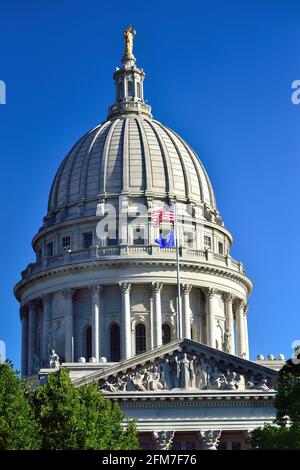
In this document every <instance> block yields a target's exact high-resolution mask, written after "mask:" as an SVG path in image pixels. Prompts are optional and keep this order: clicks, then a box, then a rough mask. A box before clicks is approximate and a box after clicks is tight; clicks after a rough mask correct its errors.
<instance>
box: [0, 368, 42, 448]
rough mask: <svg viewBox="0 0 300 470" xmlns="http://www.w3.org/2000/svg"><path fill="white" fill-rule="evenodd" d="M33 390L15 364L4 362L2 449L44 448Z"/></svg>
mask: <svg viewBox="0 0 300 470" xmlns="http://www.w3.org/2000/svg"><path fill="white" fill-rule="evenodd" d="M29 393H30V391H29V389H28V387H27V386H26V384H25V383H24V382H22V381H21V380H20V378H19V377H18V372H17V371H14V370H13V367H12V364H11V363H10V362H8V361H7V362H6V363H2V364H0V450H21V449H24V450H32V449H39V448H40V429H39V425H38V423H37V421H36V419H35V416H34V412H33V409H32V406H31V404H30V400H29Z"/></svg>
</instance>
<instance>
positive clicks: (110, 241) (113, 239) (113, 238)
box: [107, 230, 119, 246]
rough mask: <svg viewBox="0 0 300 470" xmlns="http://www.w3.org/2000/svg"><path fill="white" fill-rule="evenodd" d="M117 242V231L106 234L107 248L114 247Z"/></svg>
mask: <svg viewBox="0 0 300 470" xmlns="http://www.w3.org/2000/svg"><path fill="white" fill-rule="evenodd" d="M118 241H119V235H118V230H116V231H115V233H113V232H108V235H107V246H116V245H117V244H118Z"/></svg>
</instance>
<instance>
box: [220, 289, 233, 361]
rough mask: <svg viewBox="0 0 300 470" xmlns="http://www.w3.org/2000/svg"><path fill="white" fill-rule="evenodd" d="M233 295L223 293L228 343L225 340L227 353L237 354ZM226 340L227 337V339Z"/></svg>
mask: <svg viewBox="0 0 300 470" xmlns="http://www.w3.org/2000/svg"><path fill="white" fill-rule="evenodd" d="M233 299H234V297H233V295H232V294H231V293H230V292H224V293H223V302H224V307H225V318H226V329H227V330H228V336H227V342H226V340H225V352H228V353H230V354H235V348H234V318H233V310H232V302H233ZM225 338H226V337H225Z"/></svg>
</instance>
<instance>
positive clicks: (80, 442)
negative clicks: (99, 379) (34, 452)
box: [0, 364, 139, 450]
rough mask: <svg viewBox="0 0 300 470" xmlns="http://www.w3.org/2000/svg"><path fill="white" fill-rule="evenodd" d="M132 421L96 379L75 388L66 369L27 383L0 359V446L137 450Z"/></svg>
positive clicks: (9, 447)
mask: <svg viewBox="0 0 300 470" xmlns="http://www.w3.org/2000/svg"><path fill="white" fill-rule="evenodd" d="M138 448H139V443H138V438H137V431H136V426H135V423H134V422H133V421H128V420H126V417H125V415H124V413H123V412H122V411H121V409H120V407H119V405H118V404H117V403H114V402H112V401H110V400H107V399H104V398H103V395H102V394H101V393H100V392H99V390H98V387H97V385H96V384H88V385H84V386H83V387H80V388H75V387H74V385H73V384H72V382H71V379H70V377H69V373H68V371H67V370H66V369H60V371H59V372H55V373H52V374H50V375H49V376H48V382H47V384H45V385H43V386H39V387H36V388H35V389H33V388H29V387H28V386H27V385H26V384H25V383H24V382H23V381H21V380H20V378H19V377H18V373H17V372H16V371H13V368H12V365H11V364H10V365H9V364H0V450H4V449H7V450H8V449H44V450H67V449H81V450H85V449H87V450H88V449H89V450H132V449H138Z"/></svg>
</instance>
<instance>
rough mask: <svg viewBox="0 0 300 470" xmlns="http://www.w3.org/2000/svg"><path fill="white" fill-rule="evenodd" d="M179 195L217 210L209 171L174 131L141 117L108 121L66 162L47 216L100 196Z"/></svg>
mask: <svg viewBox="0 0 300 470" xmlns="http://www.w3.org/2000/svg"><path fill="white" fill-rule="evenodd" d="M121 192H123V193H124V192H125V193H128V194H129V195H137V196H139V195H143V194H146V195H153V196H157V197H166V196H176V197H177V198H178V199H179V200H180V199H181V200H188V201H191V202H196V203H197V202H198V203H199V202H203V203H206V204H207V205H208V206H210V207H211V208H212V209H215V208H216V204H215V197H214V193H213V189H212V186H211V183H210V181H209V179H208V176H207V174H206V171H205V169H204V168H203V165H202V164H201V162H200V160H199V158H198V156H197V155H196V153H195V152H194V151H193V150H192V149H191V147H190V146H189V145H188V144H187V143H186V142H185V141H184V140H183V139H182V138H181V137H179V136H178V135H177V134H176V133H175V132H174V131H172V130H170V129H169V128H167V127H166V126H164V125H162V124H161V123H160V122H158V121H156V120H153V119H151V118H150V117H149V118H148V117H144V116H141V115H137V114H129V115H125V116H124V115H123V116H120V117H119V118H116V119H112V120H108V121H106V122H104V123H102V124H100V125H99V126H97V127H95V128H94V129H92V130H91V131H90V132H88V133H87V134H85V135H84V136H83V137H82V138H81V139H80V140H79V141H78V142H77V143H76V144H75V146H74V147H73V148H72V150H71V151H70V153H69V154H68V155H67V156H66V158H65V159H64V160H63V162H62V164H61V166H60V168H59V170H58V172H57V174H56V176H55V179H54V182H53V185H52V189H51V193H50V197H49V205H48V212H49V213H51V212H52V213H53V212H55V211H56V210H57V209H59V208H61V207H66V206H69V205H74V204H77V203H80V202H81V201H83V200H93V199H97V197H99V195H101V194H105V195H106V196H110V195H119V194H120V193H121Z"/></svg>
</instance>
